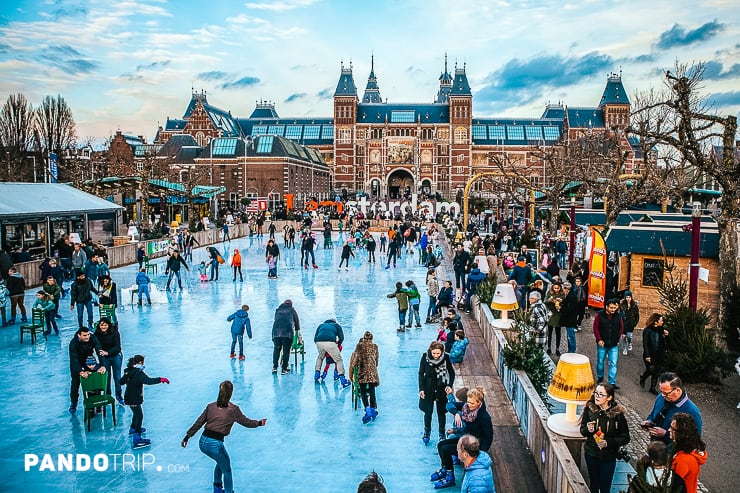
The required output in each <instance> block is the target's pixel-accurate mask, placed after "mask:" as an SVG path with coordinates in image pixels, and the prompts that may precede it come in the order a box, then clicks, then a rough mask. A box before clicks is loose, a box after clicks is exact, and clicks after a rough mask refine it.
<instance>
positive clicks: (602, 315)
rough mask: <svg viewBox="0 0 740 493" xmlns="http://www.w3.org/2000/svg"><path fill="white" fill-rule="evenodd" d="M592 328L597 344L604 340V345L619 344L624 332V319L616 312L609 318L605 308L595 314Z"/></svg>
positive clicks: (612, 345)
mask: <svg viewBox="0 0 740 493" xmlns="http://www.w3.org/2000/svg"><path fill="white" fill-rule="evenodd" d="M593 330H594V337H596V343H597V344H598V342H599V341H604V347H614V346H616V345H617V344H619V340H620V339H621V338H622V334H623V333H624V319H623V318H622V316H621V315H619V314H618V313H615V314H614V315H612V316H611V318H609V317H608V316H607V314H606V308H605V309H603V310H601V311H600V312H599V313H597V314H596V317H595V318H594V326H593Z"/></svg>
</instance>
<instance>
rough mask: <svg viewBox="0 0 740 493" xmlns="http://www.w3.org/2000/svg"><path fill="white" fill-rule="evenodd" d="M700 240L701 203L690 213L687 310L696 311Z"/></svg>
mask: <svg viewBox="0 0 740 493" xmlns="http://www.w3.org/2000/svg"><path fill="white" fill-rule="evenodd" d="M700 239H701V202H694V206H693V208H692V211H691V263H690V264H689V309H690V310H691V311H696V301H697V297H698V291H699V242H700Z"/></svg>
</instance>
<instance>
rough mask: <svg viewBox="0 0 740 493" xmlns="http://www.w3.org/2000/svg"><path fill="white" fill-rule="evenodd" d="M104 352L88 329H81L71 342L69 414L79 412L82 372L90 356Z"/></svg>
mask: <svg viewBox="0 0 740 493" xmlns="http://www.w3.org/2000/svg"><path fill="white" fill-rule="evenodd" d="M101 350H102V347H101V346H100V341H98V338H97V337H95V335H94V334H93V333H92V332H90V329H88V328H87V327H80V328H79V329H77V332H76V333H75V335H74V336H73V337H72V340H71V341H69V373H70V376H71V377H72V382H71V385H70V387H69V400H70V405H69V413H70V414H74V413H76V412H77V401H79V400H80V371H81V369H83V368H84V367H85V362H86V361H87V358H88V357H89V356H92V355H93V354H94V353H99V352H100V351H101Z"/></svg>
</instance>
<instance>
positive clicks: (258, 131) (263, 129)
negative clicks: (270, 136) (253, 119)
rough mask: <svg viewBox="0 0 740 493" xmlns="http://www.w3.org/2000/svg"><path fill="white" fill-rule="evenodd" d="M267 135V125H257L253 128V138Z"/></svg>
mask: <svg viewBox="0 0 740 493" xmlns="http://www.w3.org/2000/svg"><path fill="white" fill-rule="evenodd" d="M258 135H267V125H255V126H254V127H252V136H253V137H256V136H258Z"/></svg>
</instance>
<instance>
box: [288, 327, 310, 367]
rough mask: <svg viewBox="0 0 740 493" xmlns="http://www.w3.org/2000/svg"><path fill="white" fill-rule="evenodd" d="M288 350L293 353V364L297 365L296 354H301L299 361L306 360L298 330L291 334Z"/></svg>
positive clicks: (304, 349)
mask: <svg viewBox="0 0 740 493" xmlns="http://www.w3.org/2000/svg"><path fill="white" fill-rule="evenodd" d="M290 352H291V354H292V355H293V359H294V361H295V366H298V355H299V354H300V355H301V362H304V361H305V360H306V347H305V345H304V344H303V340H302V339H301V337H300V332H299V331H297V330H296V331H295V334H293V344H291V346H290Z"/></svg>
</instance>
